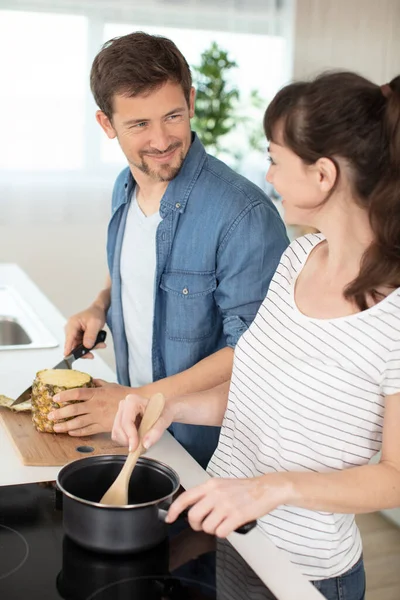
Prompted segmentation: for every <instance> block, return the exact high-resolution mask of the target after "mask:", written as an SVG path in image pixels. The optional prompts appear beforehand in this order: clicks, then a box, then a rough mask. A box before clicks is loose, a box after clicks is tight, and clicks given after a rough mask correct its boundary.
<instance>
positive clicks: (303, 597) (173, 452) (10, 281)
mask: <svg viewBox="0 0 400 600" xmlns="http://www.w3.org/2000/svg"><path fill="white" fill-rule="evenodd" d="M0 285H11V286H13V287H14V288H15V289H16V290H17V291H18V292H19V293H20V294H21V295H22V297H23V298H24V299H25V300H26V302H27V303H28V304H29V305H30V307H31V308H32V309H33V310H34V311H35V313H36V314H37V316H38V317H39V319H40V320H41V321H42V322H43V324H44V325H45V326H46V327H47V328H48V330H49V331H50V333H52V334H53V335H54V337H55V338H56V339H57V340H58V341H59V344H60V345H59V346H58V347H56V348H46V349H42V350H3V351H2V350H0V394H4V395H6V396H9V397H11V398H14V397H17V396H18V395H19V394H20V393H21V392H22V391H23V390H24V389H26V388H27V387H28V386H29V385H31V383H32V381H33V379H34V377H35V374H36V372H37V371H39V370H40V369H43V368H46V366H48V367H49V368H50V367H51V366H52V365H54V364H56V363H57V362H58V361H59V360H61V358H62V356H63V344H64V324H65V318H64V317H63V316H62V315H61V313H59V312H58V310H57V309H56V308H55V307H54V306H53V305H52V304H51V303H50V302H49V300H48V299H47V298H46V297H45V296H44V295H43V294H42V293H41V291H40V290H39V289H38V288H37V287H36V285H35V284H34V283H33V282H32V281H31V280H30V279H29V278H28V277H27V275H26V274H25V273H24V272H23V271H22V270H21V269H20V268H19V267H18V266H17V265H13V264H0ZM100 356H101V351H99V352H98V353H97V356H96V358H95V359H94V360H85V361H83V360H82V359H80V360H78V361H77V362H76V363H75V365H76V368H77V369H82V370H84V371H86V372H87V373H89V374H90V375H92V376H94V377H98V378H101V379H105V380H106V381H116V377H115V373H114V372H113V371H112V370H111V369H110V368H109V367H108V366H107V365H106V364H105V363H104V361H103V360H102V359H101V358H100ZM83 362H84V364H82V363H83ZM148 455H149V456H151V457H153V458H157V459H159V460H161V461H162V462H165V463H167V464H168V465H170V466H171V467H172V468H173V469H175V470H176V471H177V473H178V474H179V476H180V479H181V482H182V485H183V486H184V487H185V488H186V489H189V488H191V487H194V486H195V485H199V484H200V483H203V482H204V481H206V480H207V479H208V475H207V473H206V472H205V471H204V470H203V469H202V468H201V467H200V466H199V465H198V464H197V463H196V461H195V460H193V458H192V457H191V456H190V455H189V454H188V453H187V452H186V450H184V448H182V446H180V444H178V443H177V442H176V440H175V439H174V438H173V437H172V436H171V435H170V434H169V433H166V434H165V435H164V437H163V438H162V440H160V442H159V443H158V444H157V445H156V446H155V447H154V448H152V449H151V450H150V451H149V453H148ZM0 457H1V458H0V486H2V485H13V484H22V483H33V482H39V481H53V480H55V479H56V477H57V473H58V471H59V469H60V467H26V466H24V465H23V464H22V462H21V460H20V459H19V457H18V455H17V454H16V452H15V449H14V447H13V445H12V443H11V441H10V440H9V438H8V435H7V433H6V432H5V431H4V429H3V428H2V426H1V425H0ZM0 493H1V491H0ZM229 541H230V542H231V543H232V545H233V546H234V547H235V548H236V549H237V550H238V552H240V554H241V555H242V556H243V557H244V559H245V560H246V561H247V563H248V564H249V565H250V566H251V567H252V569H253V570H254V571H255V572H256V573H257V575H258V576H259V577H260V578H261V579H262V580H263V581H264V583H265V584H266V585H267V586H268V587H269V588H270V589H271V590H272V591H273V593H274V594H275V595H276V596H277V598H279V600H313V599H314V600H318V599H321V598H322V596H321V595H320V594H319V592H317V590H316V589H315V588H314V587H313V586H312V585H311V584H310V583H309V582H308V581H307V580H306V579H305V578H304V577H303V576H302V575H301V574H300V572H299V571H298V569H297V568H296V567H295V566H294V565H292V564H291V563H290V562H289V561H288V560H287V559H286V557H285V555H284V554H283V553H282V552H280V551H279V550H278V549H277V548H276V547H275V546H274V545H273V544H272V543H271V542H270V541H269V540H268V538H267V537H266V536H265V535H264V534H263V533H261V531H260V530H258V529H254V530H253V531H251V532H250V533H248V534H246V535H239V534H235V533H234V534H232V535H231V536H230V537H229Z"/></svg>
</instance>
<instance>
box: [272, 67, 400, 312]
mask: <svg viewBox="0 0 400 600" xmlns="http://www.w3.org/2000/svg"><path fill="white" fill-rule="evenodd" d="M277 126H279V131H280V132H283V143H284V144H285V146H287V147H288V148H290V149H291V150H292V151H293V152H295V153H296V154H297V155H298V156H299V157H300V158H301V159H302V160H303V161H304V162H305V163H306V164H314V163H315V162H316V161H317V160H318V159H319V158H322V157H327V158H330V159H331V160H332V161H333V162H334V163H335V165H336V168H337V169H338V176H337V180H338V178H339V177H340V170H339V165H338V161H337V160H336V159H337V158H342V159H344V160H345V161H346V163H347V164H348V166H349V169H350V173H351V185H352V187H353V192H354V195H355V197H356V198H357V199H358V200H359V202H360V204H361V206H362V207H364V208H365V209H367V210H368V214H369V220H370V223H371V227H372V231H373V234H374V241H373V242H372V243H371V245H370V246H369V247H368V249H367V250H366V252H365V253H364V256H363V259H362V263H361V268H360V273H359V275H358V276H357V277H356V279H354V280H353V281H352V282H351V283H350V284H349V285H348V287H347V288H346V290H345V293H344V295H345V298H347V299H349V300H353V301H354V302H355V303H356V304H357V306H358V307H359V308H360V310H365V309H366V308H368V306H369V305H370V303H369V302H368V300H370V299H371V298H372V299H373V301H374V302H377V301H379V300H381V299H382V294H381V293H379V288H382V287H389V288H393V289H394V288H397V287H400V76H398V77H396V78H395V79H393V80H392V81H391V82H390V83H389V84H386V85H384V86H382V87H380V86H378V85H375V84H374V83H372V82H371V81H368V80H367V79H365V78H364V77H361V76H360V75H356V74H355V73H348V72H334V73H325V74H322V75H320V76H319V77H317V78H316V79H314V80H313V81H310V82H305V81H302V82H298V83H292V84H290V85H287V86H286V87H284V88H283V89H282V90H280V91H279V92H278V94H277V95H276V96H275V98H274V99H273V100H272V102H271V104H270V105H269V106H268V108H267V110H266V113H265V116H264V130H265V134H266V136H267V138H268V139H269V140H271V141H274V136H276V134H277Z"/></svg>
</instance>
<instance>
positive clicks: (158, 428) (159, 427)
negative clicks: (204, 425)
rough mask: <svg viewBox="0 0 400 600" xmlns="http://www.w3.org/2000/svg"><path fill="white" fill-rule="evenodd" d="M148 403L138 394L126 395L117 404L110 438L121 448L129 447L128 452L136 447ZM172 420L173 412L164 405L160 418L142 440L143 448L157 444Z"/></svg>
mask: <svg viewBox="0 0 400 600" xmlns="http://www.w3.org/2000/svg"><path fill="white" fill-rule="evenodd" d="M148 401H149V400H148V399H147V398H143V396H139V395H138V394H128V396H126V398H125V399H124V400H121V402H120V403H119V406H118V411H117V414H116V416H115V420H114V425H113V428H112V433H111V437H112V439H113V440H114V441H115V442H118V443H119V444H121V445H123V446H129V452H132V451H133V450H136V448H137V446H138V443H139V438H138V428H139V425H140V421H141V419H142V416H143V413H144V411H145V409H146V406H147V404H148ZM173 420H174V414H173V410H172V408H171V407H170V406H168V403H166V404H165V408H164V410H163V412H162V413H161V416H160V418H159V419H158V421H156V423H155V425H154V426H153V427H152V428H151V429H150V431H149V432H148V433H147V434H146V435H145V437H144V438H143V445H144V447H145V448H146V449H148V448H150V446H153V444H155V443H156V442H158V440H159V439H160V438H161V436H162V434H163V433H164V431H165V430H166V429H168V427H169V426H170V425H171V423H172V422H173Z"/></svg>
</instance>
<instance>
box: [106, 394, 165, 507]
mask: <svg viewBox="0 0 400 600" xmlns="http://www.w3.org/2000/svg"><path fill="white" fill-rule="evenodd" d="M164 406H165V398H164V396H163V395H162V394H154V396H152V397H151V398H150V400H149V402H148V404H147V406H146V409H145V411H144V414H143V417H142V421H141V423H140V426H139V431H138V435H139V445H138V447H137V448H136V450H134V451H133V452H130V453H129V454H128V456H127V458H126V461H125V464H124V466H123V467H122V470H121V472H120V474H119V475H118V477H117V479H116V480H115V481H114V483H113V484H112V485H111V486H110V487H109V489H108V490H107V491H106V493H105V494H104V496H103V497H102V499H101V500H100V504H109V505H114V506H123V505H124V504H128V487H129V481H130V478H131V475H132V471H133V469H134V468H135V465H136V463H137V460H138V458H139V456H140V455H141V454H143V453H144V452H145V451H146V449H145V447H144V446H143V444H142V440H143V438H144V436H145V435H146V433H147V432H148V431H149V429H151V428H152V427H153V425H154V424H155V422H156V421H157V420H158V418H159V417H160V415H161V413H162V411H163V410H164Z"/></svg>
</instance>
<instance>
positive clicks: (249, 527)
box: [158, 507, 257, 534]
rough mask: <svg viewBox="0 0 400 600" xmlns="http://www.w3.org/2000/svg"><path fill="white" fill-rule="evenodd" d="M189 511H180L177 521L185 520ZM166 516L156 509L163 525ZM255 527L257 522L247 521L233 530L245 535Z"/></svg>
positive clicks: (165, 513)
mask: <svg viewBox="0 0 400 600" xmlns="http://www.w3.org/2000/svg"><path fill="white" fill-rule="evenodd" d="M189 510H190V509H189V508H187V509H186V510H184V511H182V512H181V514H180V515H179V517H178V519H179V520H180V519H185V520H187V517H188V512H189ZM167 514H168V510H165V509H164V508H160V507H158V518H159V519H160V521H162V522H163V523H165V519H166V516H167ZM256 526H257V521H249V523H245V524H244V525H242V526H241V527H238V528H237V529H235V533H241V534H245V533H248V532H249V531H251V530H252V529H254V527H256Z"/></svg>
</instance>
